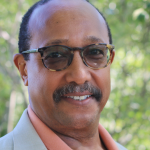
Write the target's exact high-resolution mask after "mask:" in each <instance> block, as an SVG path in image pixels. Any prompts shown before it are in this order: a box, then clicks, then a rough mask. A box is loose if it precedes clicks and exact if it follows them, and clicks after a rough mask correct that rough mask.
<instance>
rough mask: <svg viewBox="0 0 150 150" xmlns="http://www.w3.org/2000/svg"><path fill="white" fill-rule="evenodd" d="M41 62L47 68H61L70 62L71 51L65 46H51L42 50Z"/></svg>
mask: <svg viewBox="0 0 150 150" xmlns="http://www.w3.org/2000/svg"><path fill="white" fill-rule="evenodd" d="M43 57H44V59H43V63H44V65H45V66H46V67H47V68H48V69H52V70H63V69H65V68H66V67H67V66H68V65H69V63H70V62H71V58H72V56H71V52H70V50H69V49H68V48H67V47H65V46H64V47H63V46H51V47H48V48H47V49H46V50H44V54H43Z"/></svg>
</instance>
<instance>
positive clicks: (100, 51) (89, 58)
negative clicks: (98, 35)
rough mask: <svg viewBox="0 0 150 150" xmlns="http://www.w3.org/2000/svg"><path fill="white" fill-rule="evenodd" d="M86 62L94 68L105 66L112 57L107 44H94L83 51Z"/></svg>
mask: <svg viewBox="0 0 150 150" xmlns="http://www.w3.org/2000/svg"><path fill="white" fill-rule="evenodd" d="M83 58H84V60H85V62H86V64H87V65H88V66H90V67H92V68H104V67H105V66H106V65H107V64H108V62H109V59H110V51H109V49H108V48H107V47H106V45H92V46H89V47H87V48H86V49H85V50H84V51H83Z"/></svg>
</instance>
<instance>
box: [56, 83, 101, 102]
mask: <svg viewBox="0 0 150 150" xmlns="http://www.w3.org/2000/svg"><path fill="white" fill-rule="evenodd" d="M84 91H89V92H90V93H92V96H93V97H95V99H96V100H97V101H100V100H101V98H102V92H101V90H100V89H99V88H97V87H95V86H93V85H92V84H90V83H89V82H85V83H84V84H82V85H78V84H76V83H75V82H72V83H70V84H67V85H64V86H63V87H60V88H58V89H56V90H55V92H54V94H53V99H54V101H55V102H56V103H58V102H59V101H60V100H61V96H63V95H65V94H69V93H77V92H80V93H83V92H84Z"/></svg>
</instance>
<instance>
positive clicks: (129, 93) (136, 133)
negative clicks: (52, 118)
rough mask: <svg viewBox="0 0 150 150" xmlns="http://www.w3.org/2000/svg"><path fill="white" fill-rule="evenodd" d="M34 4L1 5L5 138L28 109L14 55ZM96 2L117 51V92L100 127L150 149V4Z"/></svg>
mask: <svg viewBox="0 0 150 150" xmlns="http://www.w3.org/2000/svg"><path fill="white" fill-rule="evenodd" d="M35 2H36V0H17V1H16V0H1V1H0V137H2V136H3V135H5V134H6V133H8V132H10V131H11V130H12V129H13V128H14V127H15V125H16V123H17V122H18V120H19V118H20V116H21V114H22V112H23V110H24V109H25V108H26V107H27V105H28V95H27V88H26V87H24V85H23V83H22V81H21V78H20V76H19V73H18V71H17V69H16V68H15V66H14V64H13V54H15V53H17V52H18V45H17V44H18V31H19V25H20V22H21V19H22V16H23V14H24V13H25V12H26V11H27V10H28V8H29V7H30V6H31V5H32V4H33V3H35ZM91 2H92V3H93V4H94V5H95V6H96V7H97V8H98V9H99V10H100V11H101V12H103V14H104V16H105V17H106V18H107V21H108V23H109V25H110V28H111V32H112V37H113V44H114V45H115V50H116V57H115V60H114V63H113V64H112V66H111V79H112V86H111V87H112V92H111V95H110V98H109V100H108V102H107V104H106V107H105V108H104V110H103V112H102V115H101V119H100V123H101V124H102V125H103V126H104V127H105V128H106V129H107V130H108V131H109V133H110V134H111V135H112V136H113V138H114V139H115V140H116V141H118V142H119V143H121V144H122V145H124V146H125V147H126V148H128V149H129V150H150V144H149V143H150V1H149V0H113V1H112V0H91Z"/></svg>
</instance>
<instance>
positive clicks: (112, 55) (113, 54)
mask: <svg viewBox="0 0 150 150" xmlns="http://www.w3.org/2000/svg"><path fill="white" fill-rule="evenodd" d="M114 57H115V50H113V51H112V54H111V64H112V63H113V60H114Z"/></svg>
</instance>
